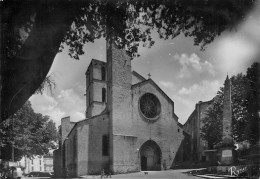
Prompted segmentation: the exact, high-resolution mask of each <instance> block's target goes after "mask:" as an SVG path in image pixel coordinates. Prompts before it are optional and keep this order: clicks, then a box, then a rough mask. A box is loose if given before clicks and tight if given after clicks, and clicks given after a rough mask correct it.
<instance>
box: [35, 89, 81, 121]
mask: <svg viewBox="0 0 260 179" xmlns="http://www.w3.org/2000/svg"><path fill="white" fill-rule="evenodd" d="M82 96H83V95H82ZM30 101H31V102H32V107H33V109H34V110H35V112H38V113H42V114H43V115H48V116H50V118H51V119H52V120H53V121H54V122H55V123H56V126H58V125H60V120H61V118H63V117H65V116H70V119H71V121H75V122H77V121H79V120H83V119H85V115H84V113H85V107H86V104H85V98H84V97H81V96H80V94H78V93H76V92H75V90H74V89H64V90H61V91H60V93H59V94H58V95H57V96H49V95H48V94H46V93H44V94H43V95H33V96H32V97H31V98H30Z"/></svg>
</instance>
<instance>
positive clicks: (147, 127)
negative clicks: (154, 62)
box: [132, 83, 183, 168]
mask: <svg viewBox="0 0 260 179" xmlns="http://www.w3.org/2000/svg"><path fill="white" fill-rule="evenodd" d="M145 93H152V94H154V95H155V96H156V97H157V98H158V99H159V101H160V103H161V114H160V117H159V119H158V120H157V121H156V122H147V120H145V119H143V117H142V116H141V115H140V112H141V111H140V110H139V99H140V97H141V96H142V95H143V94H145ZM132 96H133V103H132V107H133V117H132V118H133V123H134V131H135V135H136V136H138V143H137V148H141V146H142V145H143V144H144V143H145V142H146V141H148V140H150V139H151V140H153V141H154V142H156V143H157V144H158V145H159V147H160V149H161V151H162V159H161V160H162V161H161V163H163V162H164V164H165V165H166V168H170V167H171V165H172V163H173V161H174V158H175V155H176V153H177V151H178V150H179V147H180V144H181V141H182V140H183V134H182V130H180V129H179V127H178V122H177V119H175V118H173V116H176V115H173V104H171V103H169V101H168V100H167V99H166V97H165V95H163V94H162V93H161V92H160V91H159V90H158V89H157V88H156V87H155V86H154V85H153V84H152V83H146V84H144V85H140V86H136V87H135V88H133V91H132Z"/></svg>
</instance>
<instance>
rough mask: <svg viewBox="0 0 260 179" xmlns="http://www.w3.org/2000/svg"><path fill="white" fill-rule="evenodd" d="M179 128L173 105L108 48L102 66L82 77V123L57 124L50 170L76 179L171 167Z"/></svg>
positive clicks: (121, 54)
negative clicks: (57, 138)
mask: <svg viewBox="0 0 260 179" xmlns="http://www.w3.org/2000/svg"><path fill="white" fill-rule="evenodd" d="M180 126H181V125H179V123H178V117H177V116H176V114H175V112H174V102H173V101H172V100H171V99H170V98H169V97H168V96H167V95H166V94H165V93H164V92H163V91H162V90H161V89H160V88H159V87H158V86H157V84H156V83H155V82H154V81H153V80H152V79H150V78H149V79H145V78H144V77H142V76H141V75H139V74H138V73H137V72H134V71H133V72H132V70H131V59H130V57H129V56H127V55H126V53H125V51H124V50H121V49H118V48H116V45H114V44H109V43H108V44H107V62H101V61H98V60H92V61H91V63H90V65H89V67H88V69H87V72H86V119H84V120H82V121H79V122H76V123H73V122H70V119H69V117H66V118H63V119H62V120H61V130H60V131H61V135H62V142H61V144H60V148H59V150H57V151H55V166H54V170H55V172H56V175H59V174H58V173H59V172H60V176H61V175H62V174H64V172H65V171H66V170H67V171H68V173H69V176H82V175H87V174H100V171H101V170H102V169H105V170H107V171H108V170H109V171H111V172H112V173H127V172H136V171H140V170H143V171H145V170H149V171H150V170H163V169H168V168H171V167H172V166H173V165H174V161H175V160H176V157H177V156H176V153H177V151H178V150H179V148H180V145H181V141H182V140H183V131H182V128H181V127H180Z"/></svg>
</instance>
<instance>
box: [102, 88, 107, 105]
mask: <svg viewBox="0 0 260 179" xmlns="http://www.w3.org/2000/svg"><path fill="white" fill-rule="evenodd" d="M102 102H103V103H104V102H106V88H102Z"/></svg>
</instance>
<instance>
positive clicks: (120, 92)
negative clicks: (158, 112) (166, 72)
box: [107, 42, 134, 173]
mask: <svg viewBox="0 0 260 179" xmlns="http://www.w3.org/2000/svg"><path fill="white" fill-rule="evenodd" d="M107 77H108V79H107V82H108V85H107V87H108V103H107V105H108V111H109V118H110V119H111V122H110V126H111V129H110V140H111V141H113V143H111V146H110V148H111V151H110V156H111V157H112V159H111V163H110V164H111V169H112V170H113V171H114V172H115V173H121V172H122V167H123V168H128V167H129V165H131V164H132V161H131V160H130V161H129V160H128V158H127V157H126V156H122V155H118V153H121V152H125V151H124V150H125V149H126V148H124V147H123V148H122V147H121V146H122V143H126V141H125V140H124V138H119V139H117V140H114V136H115V135H120V136H133V134H134V129H133V127H132V126H133V121H132V118H131V114H132V109H131V106H132V97H131V83H132V75H131V60H130V57H129V56H127V55H126V53H125V51H124V50H123V49H118V48H116V46H115V44H113V43H111V44H110V42H108V43H107ZM127 146H128V145H127ZM122 161H123V162H122Z"/></svg>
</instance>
